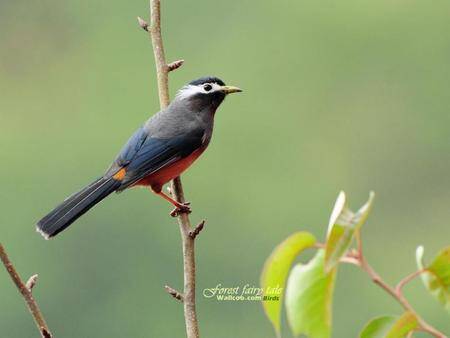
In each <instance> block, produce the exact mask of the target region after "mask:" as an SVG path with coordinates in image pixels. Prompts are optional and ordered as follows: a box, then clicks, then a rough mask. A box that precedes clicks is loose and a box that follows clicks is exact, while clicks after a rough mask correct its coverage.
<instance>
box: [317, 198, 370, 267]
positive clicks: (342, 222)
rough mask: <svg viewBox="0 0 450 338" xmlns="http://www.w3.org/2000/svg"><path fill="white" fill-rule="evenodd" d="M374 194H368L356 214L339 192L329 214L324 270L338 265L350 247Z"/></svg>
mask: <svg viewBox="0 0 450 338" xmlns="http://www.w3.org/2000/svg"><path fill="white" fill-rule="evenodd" d="M374 197H375V194H374V193H373V192H370V195H369V200H368V201H367V202H366V204H364V205H363V206H362V207H361V208H360V209H359V210H358V211H357V212H356V213H354V212H353V211H351V210H350V209H349V208H348V207H347V204H346V197H345V193H344V192H343V191H341V192H340V193H339V196H338V198H337V200H336V203H335V205H334V208H333V212H332V213H331V217H330V221H329V224H328V236H327V243H326V246H325V269H326V271H330V270H331V269H333V268H334V267H336V265H337V264H338V263H339V260H340V259H341V258H342V256H344V255H345V254H346V252H347V250H348V248H349V247H350V245H351V243H352V240H353V237H354V234H355V231H356V230H358V229H359V228H360V227H361V225H362V224H363V223H364V222H365V221H366V219H367V216H368V215H369V211H370V208H371V206H372V203H373V199H374Z"/></svg>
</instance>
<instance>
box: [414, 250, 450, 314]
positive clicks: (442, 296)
mask: <svg viewBox="0 0 450 338" xmlns="http://www.w3.org/2000/svg"><path fill="white" fill-rule="evenodd" d="M423 253H424V249H423V246H419V247H418V248H417V250H416V259H417V265H418V267H419V269H423V270H425V271H424V272H423V273H422V274H421V277H422V281H423V283H424V284H425V287H426V288H427V289H428V291H429V292H430V293H431V294H432V295H433V297H435V298H436V299H437V300H438V301H439V303H441V304H442V305H443V306H444V307H445V309H446V310H447V311H448V312H450V246H448V247H446V248H444V249H442V250H441V251H440V252H439V253H438V254H437V256H436V257H435V258H434V260H433V261H432V262H431V264H429V265H425V264H424V262H423Z"/></svg>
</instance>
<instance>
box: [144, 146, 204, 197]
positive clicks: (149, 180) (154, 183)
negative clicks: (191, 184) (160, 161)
mask: <svg viewBox="0 0 450 338" xmlns="http://www.w3.org/2000/svg"><path fill="white" fill-rule="evenodd" d="M203 150H204V149H198V150H196V151H194V152H193V153H192V154H191V155H189V156H188V157H185V158H183V159H181V160H179V161H177V162H174V163H172V164H170V165H168V166H167V167H164V168H162V169H160V170H158V171H156V172H154V173H153V174H151V175H148V176H146V177H144V178H143V179H141V180H140V181H138V182H137V183H136V184H135V185H146V186H148V185H150V186H151V187H152V188H154V190H161V187H162V186H163V185H164V184H165V183H167V182H169V181H170V180H172V179H174V178H175V177H178V176H180V175H181V173H182V172H183V171H185V170H186V169H187V168H189V167H190V166H191V164H192V163H193V162H194V161H195V160H196V159H197V158H198V157H199V156H200V155H201V154H202V152H203Z"/></svg>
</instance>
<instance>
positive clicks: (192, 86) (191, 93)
mask: <svg viewBox="0 0 450 338" xmlns="http://www.w3.org/2000/svg"><path fill="white" fill-rule="evenodd" d="M241 91H242V90H241V89H240V88H238V87H233V86H226V85H225V83H224V82H223V81H222V80H221V79H219V78H217V77H213V76H207V77H202V78H200V79H197V80H194V81H191V82H189V83H188V84H187V85H186V86H184V87H183V88H181V89H180V90H179V91H178V93H177V96H176V98H177V99H178V100H188V101H190V102H191V104H194V105H198V106H199V108H202V107H211V106H212V107H213V108H217V107H218V106H219V105H220V104H221V103H222V101H223V100H224V98H225V96H227V95H228V94H231V93H239V92H241Z"/></svg>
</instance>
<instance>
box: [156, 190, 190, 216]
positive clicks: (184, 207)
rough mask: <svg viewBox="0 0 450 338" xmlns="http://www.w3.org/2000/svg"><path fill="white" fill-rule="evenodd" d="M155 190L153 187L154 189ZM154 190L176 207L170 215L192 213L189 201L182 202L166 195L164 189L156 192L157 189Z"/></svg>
mask: <svg viewBox="0 0 450 338" xmlns="http://www.w3.org/2000/svg"><path fill="white" fill-rule="evenodd" d="M152 190H153V189H152ZM153 192H154V193H155V194H157V195H159V196H161V197H162V198H164V199H165V200H166V201H168V202H169V203H170V204H172V205H174V206H175V209H173V210H172V211H171V212H170V215H171V216H172V217H176V216H178V214H179V213H183V212H184V213H187V214H190V213H191V211H192V210H191V208H190V207H189V204H190V203H189V202H185V203H180V202H178V201H176V200H174V199H173V198H172V197H170V196H168V195H166V194H165V193H163V192H162V191H160V192H156V191H155V190H153Z"/></svg>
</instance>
